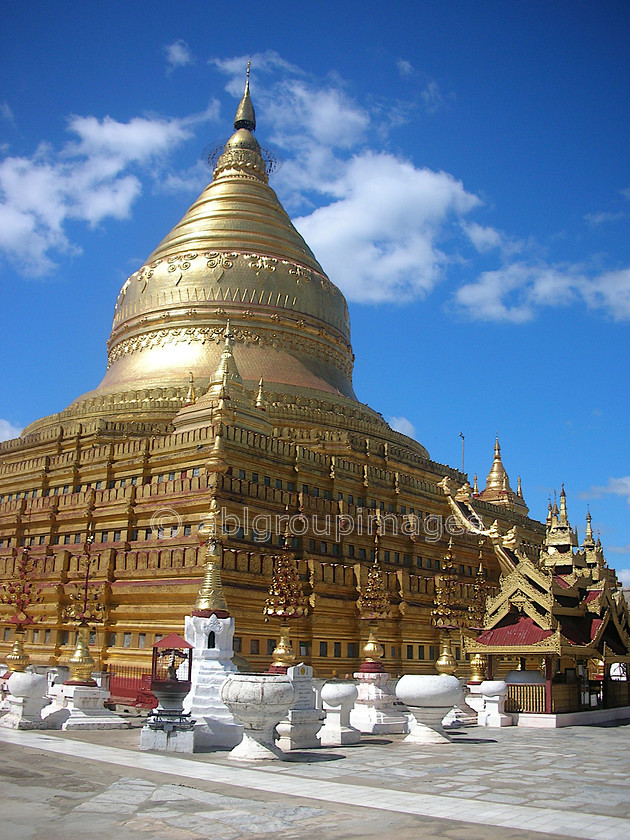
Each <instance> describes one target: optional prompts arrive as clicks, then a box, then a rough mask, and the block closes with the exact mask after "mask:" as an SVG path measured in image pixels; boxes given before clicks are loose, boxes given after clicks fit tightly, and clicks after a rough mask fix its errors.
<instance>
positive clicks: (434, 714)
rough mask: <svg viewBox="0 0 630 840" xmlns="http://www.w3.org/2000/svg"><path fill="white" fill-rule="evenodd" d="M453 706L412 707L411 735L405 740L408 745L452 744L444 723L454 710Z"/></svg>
mask: <svg viewBox="0 0 630 840" xmlns="http://www.w3.org/2000/svg"><path fill="white" fill-rule="evenodd" d="M452 708H453V707H452V706H423V707H422V708H414V707H411V709H410V711H411V715H412V716H411V719H410V726H409V735H407V737H406V738H405V743H407V744H450V743H452V741H451V739H450V738H449V736H448V735H447V734H446V732H445V731H444V728H443V726H442V721H443V719H444V718H445V717H446V715H447V714H448V713H449V711H450V710H451V709H452Z"/></svg>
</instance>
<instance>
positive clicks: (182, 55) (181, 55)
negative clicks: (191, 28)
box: [164, 38, 193, 72]
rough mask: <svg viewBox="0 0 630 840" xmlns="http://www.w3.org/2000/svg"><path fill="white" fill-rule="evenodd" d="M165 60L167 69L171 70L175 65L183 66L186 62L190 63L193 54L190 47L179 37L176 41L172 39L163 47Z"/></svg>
mask: <svg viewBox="0 0 630 840" xmlns="http://www.w3.org/2000/svg"><path fill="white" fill-rule="evenodd" d="M164 53H165V55H166V61H167V63H168V70H169V72H172V71H173V70H174V69H175V67H185V66H186V65H187V64H192V62H193V55H192V52H191V51H190V47H189V46H188V44H187V43H186V41H183V40H182V39H181V38H180V39H179V40H178V41H173V43H172V44H168V45H167V46H165V47H164Z"/></svg>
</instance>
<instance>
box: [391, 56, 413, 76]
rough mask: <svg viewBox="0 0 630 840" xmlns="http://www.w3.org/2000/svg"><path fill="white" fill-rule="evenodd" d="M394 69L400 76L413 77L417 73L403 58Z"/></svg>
mask: <svg viewBox="0 0 630 840" xmlns="http://www.w3.org/2000/svg"><path fill="white" fill-rule="evenodd" d="M396 67H398V72H399V73H400V75H401V76H415V75H416V72H417V71H416V69H415V67H414V66H413V64H412V63H411V62H410V61H407V59H405V58H399V59H398V61H397V62H396Z"/></svg>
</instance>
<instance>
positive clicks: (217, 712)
mask: <svg viewBox="0 0 630 840" xmlns="http://www.w3.org/2000/svg"><path fill="white" fill-rule="evenodd" d="M184 637H185V639H186V641H187V642H188V643H189V644H191V645H192V646H193V660H192V676H191V688H190V692H189V693H188V694H187V696H186V699H185V700H184V711H185V712H188V713H190V714H191V715H192V717H193V718H194V719H195V727H194V730H193V732H194V738H195V749H199V748H200V747H201V748H213V749H226V750H231V749H233V748H234V747H235V746H236V745H237V744H238V743H240V741H241V739H242V737H243V727H242V725H241V724H240V723H239V722H238V721H236V720H235V719H234V716H233V715H232V713H231V712H230V711H229V710H228V708H227V706H226V705H225V703H224V702H223V700H222V699H221V686H222V685H223V683H224V682H225V680H226V678H227V677H229V675H230V674H233V673H235V672H236V666H235V665H234V663H233V662H232V656H234V650H233V648H232V641H233V639H234V619H233V618H230V617H228V618H219V617H218V616H216V615H214V614H212V615H210V616H207V617H204V616H197V615H187V616H186V619H185V630H184Z"/></svg>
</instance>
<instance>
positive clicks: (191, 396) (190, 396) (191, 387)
mask: <svg viewBox="0 0 630 840" xmlns="http://www.w3.org/2000/svg"><path fill="white" fill-rule="evenodd" d="M196 401H197V396H196V394H195V377H194V375H193V372H192V370H191V371H189V373H188V393H187V394H186V399H185V404H186V405H194V404H195V402H196Z"/></svg>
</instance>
